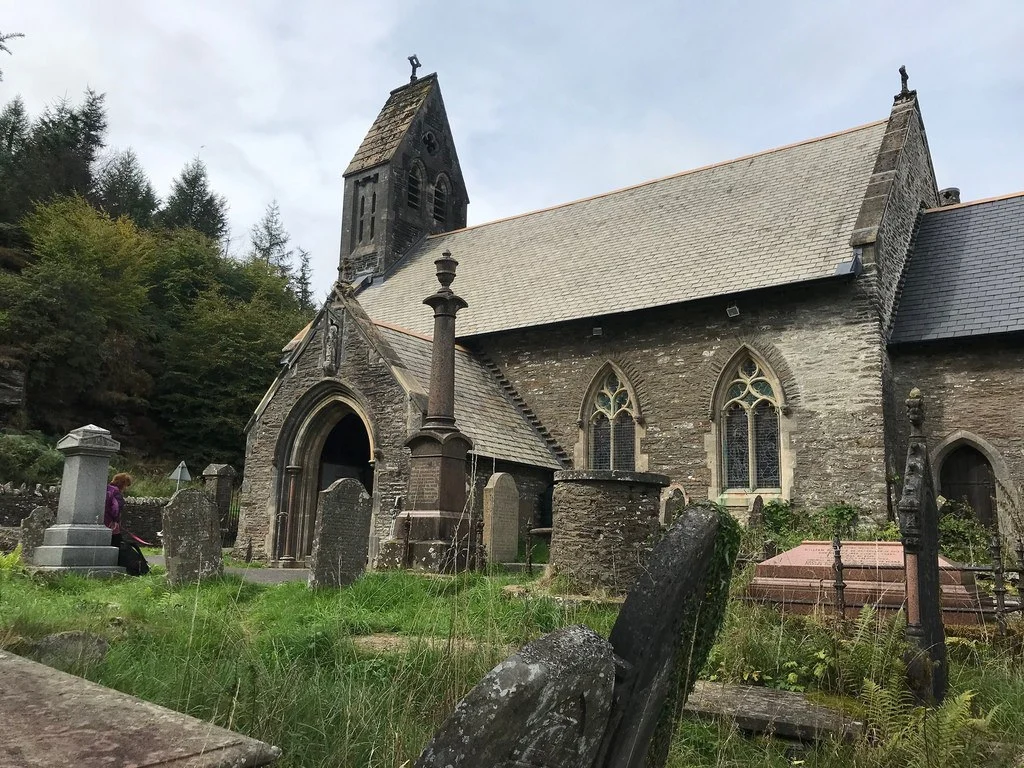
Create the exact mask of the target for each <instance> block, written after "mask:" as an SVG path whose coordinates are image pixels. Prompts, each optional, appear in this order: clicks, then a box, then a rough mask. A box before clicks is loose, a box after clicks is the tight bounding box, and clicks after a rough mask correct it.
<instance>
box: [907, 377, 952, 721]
mask: <svg viewBox="0 0 1024 768" xmlns="http://www.w3.org/2000/svg"><path fill="white" fill-rule="evenodd" d="M906 405H907V415H908V416H909V418H910V442H909V444H908V446H907V464H906V470H905V471H904V473H903V494H902V496H900V501H899V504H898V505H897V507H896V510H897V514H898V516H899V523H900V535H901V536H902V538H903V552H904V567H905V568H906V581H907V631H906V635H907V641H908V645H909V650H908V652H907V659H906V661H907V678H908V682H909V685H910V689H911V690H912V691H913V692H914V695H915V696H916V697H917V698H918V699H919V700H920V701H923V702H941V701H942V699H943V698H944V697H945V695H946V683H947V667H946V633H945V629H944V628H943V626H942V608H941V598H940V579H939V508H938V505H937V504H936V502H935V488H934V485H933V480H932V470H931V466H930V463H929V461H928V442H927V440H926V439H925V436H924V398H923V397H922V396H921V390H919V389H918V388H917V387H914V389H912V390H911V391H910V396H909V397H908V398H907V401H906Z"/></svg>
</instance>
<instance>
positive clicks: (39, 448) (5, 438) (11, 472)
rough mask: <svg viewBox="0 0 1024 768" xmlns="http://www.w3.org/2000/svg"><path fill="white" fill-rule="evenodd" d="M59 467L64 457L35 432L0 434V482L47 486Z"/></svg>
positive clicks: (58, 476) (61, 467)
mask: <svg viewBox="0 0 1024 768" xmlns="http://www.w3.org/2000/svg"><path fill="white" fill-rule="evenodd" d="M63 467H64V457H63V456H62V455H61V454H60V452H59V451H57V450H56V449H55V448H54V447H53V445H52V444H50V443H49V442H48V441H47V440H46V439H45V438H44V437H43V436H42V435H41V434H39V433H38V432H29V433H26V434H13V433H2V434H0V482H5V483H7V482H10V483H13V484H14V485H21V484H22V483H26V484H28V485H35V484H36V483H43V484H46V485H49V484H51V483H56V482H57V481H58V480H60V475H61V471H62V470H63Z"/></svg>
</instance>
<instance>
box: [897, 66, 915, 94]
mask: <svg viewBox="0 0 1024 768" xmlns="http://www.w3.org/2000/svg"><path fill="white" fill-rule="evenodd" d="M909 79H910V75H908V74H907V67H906V65H905V64H904V65H902V66H901V67H900V92H899V93H897V94H896V101H899V100H900V99H907V98H910V97H911V96H916V95H917V91H912V90H910V89H909V88H908V87H907V81H908V80H909Z"/></svg>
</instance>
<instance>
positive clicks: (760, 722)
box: [685, 680, 864, 741]
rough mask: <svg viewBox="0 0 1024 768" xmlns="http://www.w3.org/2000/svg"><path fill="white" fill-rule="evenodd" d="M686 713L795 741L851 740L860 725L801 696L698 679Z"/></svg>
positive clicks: (772, 689) (860, 723)
mask: <svg viewBox="0 0 1024 768" xmlns="http://www.w3.org/2000/svg"><path fill="white" fill-rule="evenodd" d="M685 710H686V712H687V714H689V715H691V716H693V717H697V718H701V717H709V718H715V719H724V720H727V721H729V722H734V723H736V727H737V728H739V729H740V730H742V731H748V732H751V733H768V734H771V735H773V736H778V737H781V738H785V739H795V740H798V741H829V740H832V741H852V740H853V739H855V738H856V737H857V736H858V735H859V734H860V733H861V732H862V731H863V730H864V723H862V722H860V721H859V720H854V719H853V718H850V717H848V716H846V715H844V714H843V713H842V712H838V711H836V710H834V709H830V708H829V707H823V706H821V705H820V704H815V703H813V702H811V701H808V700H807V697H806V696H804V695H803V694H802V693H793V692H791V691H778V690H775V689H774V688H760V687H756V686H752V685H728V684H725V683H709V682H706V681H703V680H698V681H697V684H696V685H695V686H694V689H693V693H691V694H690V697H689V698H688V699H687V700H686V705H685Z"/></svg>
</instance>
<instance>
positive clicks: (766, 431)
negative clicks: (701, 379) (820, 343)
mask: <svg viewBox="0 0 1024 768" xmlns="http://www.w3.org/2000/svg"><path fill="white" fill-rule="evenodd" d="M721 434H722V442H721V444H722V467H723V471H722V474H723V481H724V482H723V485H724V486H725V488H726V489H727V490H731V489H742V490H754V489H756V488H779V487H780V486H781V466H780V452H779V398H778V395H777V394H776V391H775V385H774V384H773V383H772V381H771V380H770V378H769V374H768V372H767V371H765V370H763V369H762V367H761V365H760V364H759V363H758V362H757V361H756V360H754V358H753V357H751V356H749V355H748V356H746V357H745V358H743V360H742V361H741V362H740V365H739V366H738V367H737V369H736V371H735V373H734V374H733V378H732V380H731V381H730V382H729V385H728V387H726V389H725V395H724V397H723V406H722V422H721Z"/></svg>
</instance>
